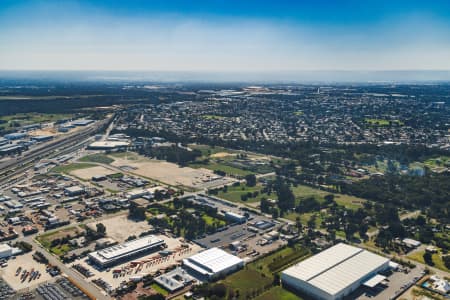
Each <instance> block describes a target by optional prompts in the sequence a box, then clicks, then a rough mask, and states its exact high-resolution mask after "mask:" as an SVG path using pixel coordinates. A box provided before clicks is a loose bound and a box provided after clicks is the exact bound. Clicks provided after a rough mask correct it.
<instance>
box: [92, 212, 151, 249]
mask: <svg viewBox="0 0 450 300" xmlns="http://www.w3.org/2000/svg"><path fill="white" fill-rule="evenodd" d="M98 223H102V224H103V225H105V227H106V235H107V236H108V237H110V238H112V239H114V240H115V241H117V242H119V243H121V242H123V241H125V240H126V239H127V238H128V237H129V236H130V235H136V236H138V235H139V234H140V233H141V232H144V231H148V230H150V229H151V228H152V226H151V225H149V224H148V222H147V221H141V222H136V221H132V220H129V219H128V218H127V215H119V216H116V217H113V218H109V219H104V220H102V221H97V222H92V223H89V224H87V226H90V227H92V228H95V226H96V224H98Z"/></svg>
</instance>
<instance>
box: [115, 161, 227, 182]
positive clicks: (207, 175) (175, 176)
mask: <svg viewBox="0 0 450 300" xmlns="http://www.w3.org/2000/svg"><path fill="white" fill-rule="evenodd" d="M112 165H113V166H116V167H123V166H129V167H131V168H132V169H134V170H133V171H132V172H133V173H135V174H137V175H141V176H144V177H147V178H150V179H155V180H157V181H160V182H163V183H166V184H169V185H172V186H180V185H181V186H187V187H191V188H207V187H212V186H216V185H223V184H225V183H227V182H228V181H229V180H228V179H224V178H218V176H217V175H215V174H214V173H213V172H212V171H210V170H207V169H201V168H200V169H193V168H189V167H184V168H181V167H179V166H178V165H176V164H173V163H169V162H165V161H159V160H150V159H146V158H140V159H137V160H136V159H133V160H128V159H126V158H125V157H122V158H117V157H115V161H114V162H113V163H112Z"/></svg>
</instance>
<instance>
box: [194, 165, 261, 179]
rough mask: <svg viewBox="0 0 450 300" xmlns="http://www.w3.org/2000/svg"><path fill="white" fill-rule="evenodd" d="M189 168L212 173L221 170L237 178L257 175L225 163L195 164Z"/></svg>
mask: <svg viewBox="0 0 450 300" xmlns="http://www.w3.org/2000/svg"><path fill="white" fill-rule="evenodd" d="M189 167H191V168H195V169H198V168H205V169H208V170H211V171H215V170H219V171H222V172H225V173H226V174H227V175H235V176H245V175H248V174H255V173H254V172H251V171H247V170H243V169H238V168H235V167H232V166H228V165H226V164H223V163H216V162H209V163H207V164H204V163H197V162H195V163H191V164H189Z"/></svg>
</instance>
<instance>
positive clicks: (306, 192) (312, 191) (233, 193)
mask: <svg viewBox="0 0 450 300" xmlns="http://www.w3.org/2000/svg"><path fill="white" fill-rule="evenodd" d="M262 188H263V186H262V185H261V184H257V185H256V186H254V187H248V186H246V185H244V184H241V185H240V186H229V187H228V191H227V192H226V193H224V192H223V191H222V190H221V191H219V193H218V194H217V196H218V197H220V198H223V199H225V200H228V201H232V202H241V203H245V202H249V203H252V202H259V201H261V198H262V197H266V198H268V199H274V200H277V199H278V197H277V195H276V193H271V194H270V195H267V194H262V193H261V190H262ZM248 192H250V193H253V192H259V194H258V196H256V197H249V198H248V200H247V201H242V200H241V196H242V195H244V194H247V193H248ZM292 192H293V193H294V195H295V198H296V199H297V203H298V202H300V201H301V199H302V198H303V199H305V198H308V197H314V198H315V199H316V200H318V201H319V202H322V201H324V197H325V196H326V195H329V194H333V195H334V200H335V201H336V203H337V204H338V205H341V206H345V207H346V208H348V209H352V210H356V209H358V208H360V207H362V206H363V203H364V202H365V201H366V200H364V199H362V198H358V197H354V196H349V195H343V194H336V193H329V192H326V191H322V190H319V189H316V188H312V187H309V186H305V185H298V186H296V187H292ZM294 219H295V218H294Z"/></svg>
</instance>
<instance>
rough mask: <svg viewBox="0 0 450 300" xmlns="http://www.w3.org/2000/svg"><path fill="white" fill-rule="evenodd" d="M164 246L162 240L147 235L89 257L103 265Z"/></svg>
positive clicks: (94, 253) (95, 252) (91, 254)
mask: <svg viewBox="0 0 450 300" xmlns="http://www.w3.org/2000/svg"><path fill="white" fill-rule="evenodd" d="M164 244H165V242H164V240H163V239H161V238H158V237H156V236H153V235H149V236H146V237H143V238H140V239H137V240H133V241H129V242H126V243H123V244H120V245H115V246H111V247H108V248H105V249H103V250H99V251H94V252H91V253H90V254H89V257H90V258H91V259H94V260H95V261H96V262H98V263H100V264H102V265H104V264H109V263H113V262H114V261H117V260H119V259H123V258H126V257H129V256H133V255H135V254H137V253H139V252H141V251H145V250H148V249H152V248H156V247H158V246H160V245H164Z"/></svg>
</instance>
